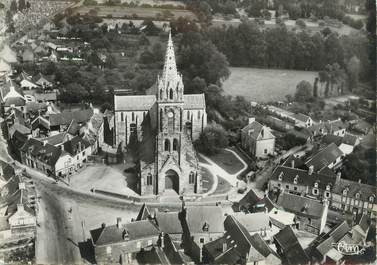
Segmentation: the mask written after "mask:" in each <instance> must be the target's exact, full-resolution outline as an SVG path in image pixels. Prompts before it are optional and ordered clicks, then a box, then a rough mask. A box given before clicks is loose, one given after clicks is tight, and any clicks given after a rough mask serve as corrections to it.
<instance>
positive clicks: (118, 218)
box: [117, 217, 122, 228]
mask: <svg viewBox="0 0 377 265" xmlns="http://www.w3.org/2000/svg"><path fill="white" fill-rule="evenodd" d="M117 227H118V228H121V227H122V218H121V217H117Z"/></svg>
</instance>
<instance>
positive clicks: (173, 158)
mask: <svg viewBox="0 0 377 265" xmlns="http://www.w3.org/2000/svg"><path fill="white" fill-rule="evenodd" d="M183 90H184V88H183V81H182V75H181V74H180V73H179V72H178V71H177V65H176V61H175V53H174V46H173V40H172V37H171V34H169V40H168V45H167V48H166V55H165V64H164V69H163V71H162V74H161V75H160V76H159V77H158V79H157V95H156V98H157V109H158V113H157V116H158V122H157V124H158V126H157V130H158V134H157V139H156V140H157V172H160V173H161V174H162V172H161V170H163V167H164V166H167V164H171V165H172V166H176V167H177V169H176V170H175V173H176V174H178V175H179V174H180V172H176V171H179V170H178V169H179V168H180V165H181V156H182V148H181V143H182V132H183V124H182V123H183V121H182V115H183V104H184V102H183ZM164 174H166V173H164ZM176 177H178V176H175V177H172V178H173V179H172V183H171V187H165V188H172V189H174V190H179V187H178V186H179V184H178V181H177V183H175V180H174V178H176ZM161 181H162V179H161ZM165 184H166V182H165V181H164V182H162V183H160V185H159V187H162V186H166V185H165ZM169 186H170V185H169Z"/></svg>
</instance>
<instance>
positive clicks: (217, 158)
mask: <svg viewBox="0 0 377 265" xmlns="http://www.w3.org/2000/svg"><path fill="white" fill-rule="evenodd" d="M209 158H210V159H211V160H212V161H213V162H215V163H216V164H217V165H218V166H220V167H222V168H223V169H224V170H225V171H226V172H227V173H228V174H235V173H237V172H238V171H240V170H241V169H242V168H243V164H242V162H241V161H240V160H239V159H238V158H237V157H236V156H235V155H234V154H233V153H232V152H229V151H228V150H225V149H222V150H221V151H220V152H219V153H218V154H216V155H213V156H210V157H209Z"/></svg>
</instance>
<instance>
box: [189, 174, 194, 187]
mask: <svg viewBox="0 0 377 265" xmlns="http://www.w3.org/2000/svg"><path fill="white" fill-rule="evenodd" d="M194 183H195V173H194V172H192V171H191V172H190V175H189V184H194Z"/></svg>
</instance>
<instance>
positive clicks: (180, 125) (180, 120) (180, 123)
mask: <svg viewBox="0 0 377 265" xmlns="http://www.w3.org/2000/svg"><path fill="white" fill-rule="evenodd" d="M180 113H181V115H179V130H180V131H182V114H183V111H182V109H181V111H180Z"/></svg>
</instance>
